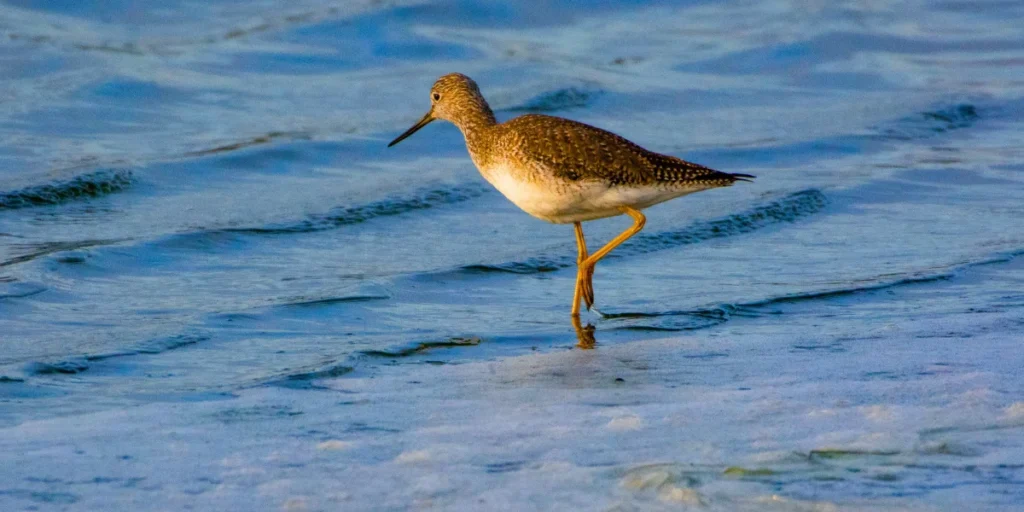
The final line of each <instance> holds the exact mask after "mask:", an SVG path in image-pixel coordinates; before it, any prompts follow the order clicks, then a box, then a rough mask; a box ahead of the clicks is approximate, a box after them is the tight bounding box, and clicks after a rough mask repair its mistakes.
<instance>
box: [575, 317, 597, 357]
mask: <svg viewBox="0 0 1024 512" xmlns="http://www.w3.org/2000/svg"><path fill="white" fill-rule="evenodd" d="M571 318H572V326H573V328H575V329H576V339H577V340H579V343H577V344H576V346H577V347H579V348H582V349H586V350H589V349H592V348H594V346H595V345H597V339H595V338H594V330H595V329H594V326H593V325H591V324H589V323H588V324H587V325H586V326H584V325H583V324H582V323H580V317H579V316H576V315H573V316H572V317H571Z"/></svg>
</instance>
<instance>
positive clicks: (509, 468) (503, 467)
mask: <svg viewBox="0 0 1024 512" xmlns="http://www.w3.org/2000/svg"><path fill="white" fill-rule="evenodd" d="M525 464H526V461H522V460H513V461H508V462H494V463H491V464H487V465H485V466H484V469H485V470H486V471H487V472H488V473H492V474H498V473H512V472H515V471H519V470H520V469H523V466H524V465H525Z"/></svg>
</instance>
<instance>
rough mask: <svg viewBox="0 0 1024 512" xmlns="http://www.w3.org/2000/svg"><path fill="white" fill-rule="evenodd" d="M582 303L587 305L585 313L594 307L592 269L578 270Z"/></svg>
mask: <svg viewBox="0 0 1024 512" xmlns="http://www.w3.org/2000/svg"><path fill="white" fill-rule="evenodd" d="M580 274H581V276H580V280H581V286H582V290H581V291H582V294H583V302H584V304H586V305H587V311H589V310H590V308H591V307H593V305H594V267H589V268H583V269H581V270H580Z"/></svg>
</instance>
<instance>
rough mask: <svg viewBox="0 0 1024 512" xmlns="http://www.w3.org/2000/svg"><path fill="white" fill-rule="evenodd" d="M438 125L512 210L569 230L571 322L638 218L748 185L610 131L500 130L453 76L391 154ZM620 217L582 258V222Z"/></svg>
mask: <svg viewBox="0 0 1024 512" xmlns="http://www.w3.org/2000/svg"><path fill="white" fill-rule="evenodd" d="M435 119H443V120H445V121H449V122H451V123H453V124H454V125H455V126H457V127H458V128H459V130H461V131H462V135H463V136H464V137H465V139H466V148H467V149H468V150H469V156H470V158H472V159H473V163H474V164H476V167H477V169H479V170H480V174H482V175H483V177H484V179H486V180H487V181H488V182H490V183H491V185H494V187H495V188H497V189H498V191H500V192H501V193H502V194H504V195H505V197H507V198H508V199H509V200H510V201H512V202H513V203H515V205H516V206H518V207H519V208H521V209H522V210H523V211H525V212H526V213H529V214H530V215H533V216H534V217H537V218H539V219H543V220H546V221H548V222H552V223H555V224H568V223H570V222H571V223H572V224H573V226H574V228H575V230H576V244H577V248H578V256H577V260H576V263H577V273H576V290H575V292H574V293H573V300H572V316H573V318H574V320H576V321H577V322H578V317H579V314H580V299H582V300H583V301H584V302H586V304H587V309H590V307H591V306H592V305H593V304H594V286H593V276H594V266H595V265H596V264H597V262H598V261H600V260H601V258H604V257H605V256H606V255H607V254H608V253H609V252H611V251H612V249H615V248H616V247H618V246H619V245H620V244H622V243H623V242H625V241H626V240H627V239H629V237H631V236H633V235H635V234H637V233H638V232H640V230H641V229H643V227H644V222H645V221H646V218H645V217H644V214H643V213H640V210H642V209H644V208H647V207H649V206H652V205H655V204H658V203H661V202H663V201H667V200H669V199H674V198H676V197H680V196H684V195H686V194H692V193H694V192H699V191H701V190H707V189H710V188H717V187H725V186H729V185H732V184H733V183H735V182H737V181H750V180H751V179H752V178H754V177H753V176H751V175H749V174H729V173H724V172H719V171H716V170H714V169H709V168H707V167H704V166H703V165H697V164H694V163H690V162H687V161H685V160H682V159H679V158H676V157H674V156H669V155H663V154H660V153H655V152H653V151H648V150H646V149H644V148H642V147H640V146H638V145H636V144H634V143H632V142H630V141H628V140H626V139H624V138H622V137H619V136H618V135H615V134H614V133H611V132H608V131H605V130H602V129H600V128H595V127H593V126H590V125H586V124H583V123H579V122H576V121H570V120H569V119H563V118H560V117H552V116H545V115H537V114H527V115H523V116H519V117H517V118H515V119H511V120H509V121H506V122H504V123H498V121H497V120H496V119H495V118H494V112H492V111H491V107H490V106H489V105H488V104H487V101H486V100H484V97H483V95H482V94H481V93H480V88H479V87H477V85H476V82H474V81H473V80H472V79H470V78H469V77H468V76H466V75H462V74H459V73H451V74H448V75H444V76H442V77H441V78H439V79H438V80H437V82H435V83H434V86H433V87H431V89H430V111H428V112H427V114H426V115H425V116H423V119H420V121H419V122H418V123H416V124H414V125H413V126H412V128H409V129H408V130H406V132H405V133H403V134H401V135H399V136H398V138H396V139H395V140H393V141H391V143H390V144H388V147H391V146H394V145H395V144H398V143H399V142H401V141H402V140H403V139H405V138H406V137H408V136H410V135H412V134H413V133H415V132H416V131H417V130H419V129H420V128H423V127H424V126H426V125H427V124H428V123H430V122H431V121H433V120H435ZM623 214H625V215H629V216H630V217H632V218H633V226H632V227H630V228H629V229H627V230H626V231H624V232H622V234H620V235H619V236H616V237H615V238H613V239H612V240H611V241H610V242H608V243H607V244H606V245H605V246H604V247H602V248H601V249H600V250H598V251H597V252H595V253H593V254H588V253H587V243H586V241H585V240H584V238H583V226H582V225H581V224H580V223H581V222H584V221H588V220H594V219H602V218H605V217H612V216H615V215H623Z"/></svg>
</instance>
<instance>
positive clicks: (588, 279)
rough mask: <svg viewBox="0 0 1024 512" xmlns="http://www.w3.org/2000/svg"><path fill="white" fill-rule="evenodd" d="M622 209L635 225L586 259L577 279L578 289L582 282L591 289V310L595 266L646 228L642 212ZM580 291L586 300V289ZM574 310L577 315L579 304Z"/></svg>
mask: <svg viewBox="0 0 1024 512" xmlns="http://www.w3.org/2000/svg"><path fill="white" fill-rule="evenodd" d="M621 209H622V213H625V214H626V215H629V216H630V217H633V225H632V226H631V227H630V228H629V229H627V230H625V231H623V232H622V233H621V234H620V235H619V236H617V237H615V238H613V239H612V240H611V241H610V242H608V243H607V244H605V246H604V247H602V248H601V249H600V250H599V251H597V252H595V253H594V254H591V255H590V256H588V257H587V258H586V259H584V260H583V262H582V263H580V268H579V273H580V274H579V275H578V276H577V277H576V279H577V288H579V287H580V282H581V281H582V282H583V283H585V286H588V287H589V290H590V292H589V297H590V301H589V302H588V303H587V309H590V306H591V305H593V297H594V291H593V284H592V282H593V277H594V266H595V265H597V262H598V261H600V260H601V258H604V257H605V256H607V255H608V253H610V252H612V250H613V249H615V248H616V247H618V246H620V245H622V243H623V242H625V241H626V240H629V238H630V237H632V236H633V235H635V234H637V233H639V232H640V230H641V229H643V228H644V224H645V223H646V222H647V217H644V214H642V213H640V210H637V209H635V208H630V207H629V206H623V207H622V208H621ZM582 233H583V232H582V230H580V235H581V236H582ZM581 276H582V279H581ZM580 291H581V292H582V293H583V294H584V298H586V297H587V295H586V291H585V289H584V290H580ZM573 310H574V311H576V313H574V314H578V312H579V311H578V310H579V305H578V303H576V302H574V303H573Z"/></svg>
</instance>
